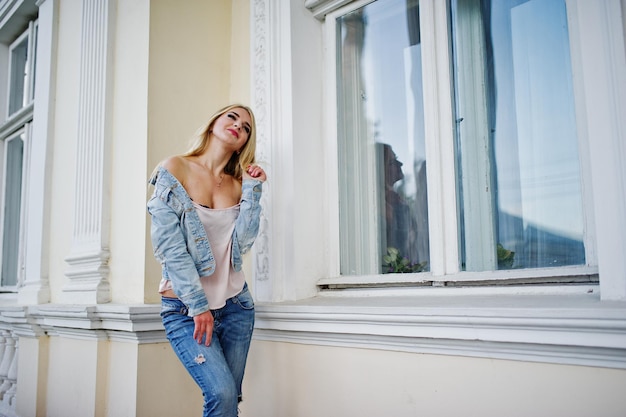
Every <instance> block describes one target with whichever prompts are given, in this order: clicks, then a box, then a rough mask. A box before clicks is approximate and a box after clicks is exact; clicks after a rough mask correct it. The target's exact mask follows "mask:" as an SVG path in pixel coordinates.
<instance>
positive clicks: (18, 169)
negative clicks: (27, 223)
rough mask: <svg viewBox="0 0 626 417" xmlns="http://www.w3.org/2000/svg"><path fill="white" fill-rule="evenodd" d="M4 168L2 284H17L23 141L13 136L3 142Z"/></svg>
mask: <svg viewBox="0 0 626 417" xmlns="http://www.w3.org/2000/svg"><path fill="white" fill-rule="evenodd" d="M5 146H6V148H5V152H6V170H5V172H4V178H5V195H4V224H3V234H2V239H3V240H2V285H3V286H7V285H9V286H11V285H16V284H17V272H18V249H19V237H20V209H21V203H22V159H23V153H24V142H23V141H22V138H21V137H19V136H18V137H15V138H13V139H10V140H8V141H7V142H6V143H5Z"/></svg>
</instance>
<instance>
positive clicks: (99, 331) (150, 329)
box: [0, 304, 167, 344]
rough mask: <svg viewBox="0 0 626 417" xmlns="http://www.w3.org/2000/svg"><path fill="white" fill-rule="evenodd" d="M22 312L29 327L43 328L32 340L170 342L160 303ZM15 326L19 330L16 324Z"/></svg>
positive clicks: (32, 308) (49, 306)
mask: <svg viewBox="0 0 626 417" xmlns="http://www.w3.org/2000/svg"><path fill="white" fill-rule="evenodd" d="M20 309H21V310H22V311H23V312H22V316H23V318H24V320H25V321H26V322H27V323H28V324H29V326H30V327H31V328H37V329H40V330H38V331H36V332H33V334H31V335H29V336H31V337H32V336H34V335H36V336H42V335H43V334H46V335H48V336H60V337H67V338H71V339H81V340H92V341H93V340H110V341H115V342H131V343H138V344H144V343H164V342H167V338H166V337H165V331H164V329H163V323H162V321H161V317H160V315H159V313H160V311H161V306H160V305H159V304H144V305H124V304H101V305H85V306H81V305H60V304H43V305H39V306H30V307H20ZM6 314H7V313H6V312H5V311H4V309H3V310H2V311H0V320H2V318H3V317H4V316H5V315H6ZM16 324H17V323H16ZM14 327H15V328H16V329H17V326H16V325H14ZM16 332H18V331H17V330H16ZM18 334H19V332H18ZM20 335H22V334H20ZM24 336H26V335H24Z"/></svg>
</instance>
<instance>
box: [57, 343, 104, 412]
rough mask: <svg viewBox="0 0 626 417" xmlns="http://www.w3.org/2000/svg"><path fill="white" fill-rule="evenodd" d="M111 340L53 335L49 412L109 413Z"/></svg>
mask: <svg viewBox="0 0 626 417" xmlns="http://www.w3.org/2000/svg"><path fill="white" fill-rule="evenodd" d="M108 343H109V342H107V341H103V340H83V339H70V338H65V337H51V338H50V341H49V349H50V350H49V355H50V362H49V367H48V375H47V376H48V380H47V398H46V399H47V404H46V415H47V416H50V417H54V416H58V417H61V416H77V417H78V416H94V417H104V416H105V414H104V410H105V407H104V405H105V402H106V394H107V372H108V369H107V368H108V354H109V345H108Z"/></svg>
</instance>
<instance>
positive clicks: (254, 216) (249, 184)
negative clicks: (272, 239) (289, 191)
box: [235, 180, 263, 254]
mask: <svg viewBox="0 0 626 417" xmlns="http://www.w3.org/2000/svg"><path fill="white" fill-rule="evenodd" d="M262 187H263V183H262V182H261V181H259V180H243V183H242V185H241V201H240V202H239V217H237V221H236V223H235V234H236V239H237V244H238V245H239V250H240V252H241V253H242V254H244V253H246V252H248V251H249V250H250V248H251V247H252V244H253V243H254V240H255V239H256V236H257V234H258V233H259V217H260V215H261V204H260V200H261V192H262Z"/></svg>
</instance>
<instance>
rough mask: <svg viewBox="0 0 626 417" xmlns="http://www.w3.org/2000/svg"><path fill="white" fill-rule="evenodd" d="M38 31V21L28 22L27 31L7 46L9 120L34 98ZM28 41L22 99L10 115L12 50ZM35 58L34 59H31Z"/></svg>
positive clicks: (7, 103)
mask: <svg viewBox="0 0 626 417" xmlns="http://www.w3.org/2000/svg"><path fill="white" fill-rule="evenodd" d="M37 29H38V21H37V20H35V21H30V22H29V24H28V29H26V30H25V31H24V32H23V33H22V34H21V35H20V36H18V37H17V39H15V40H14V41H13V42H11V45H10V46H9V71H8V73H7V101H6V106H7V107H6V108H7V118H8V119H10V118H12V117H13V116H14V115H16V114H19V113H20V111H21V110H22V109H24V108H25V107H27V106H28V105H29V104H31V103H32V102H33V100H34V97H35V62H36V58H35V54H34V53H35V46H36V34H37ZM24 39H28V43H27V52H26V69H25V71H26V75H25V81H24V93H23V94H24V95H23V97H22V106H21V107H20V108H19V109H17V110H16V111H14V112H13V113H11V114H10V104H11V75H12V74H11V68H12V67H13V50H14V49H15V48H16V47H17V45H19V44H20V43H22V42H23V41H24ZM33 58H35V59H33Z"/></svg>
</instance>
